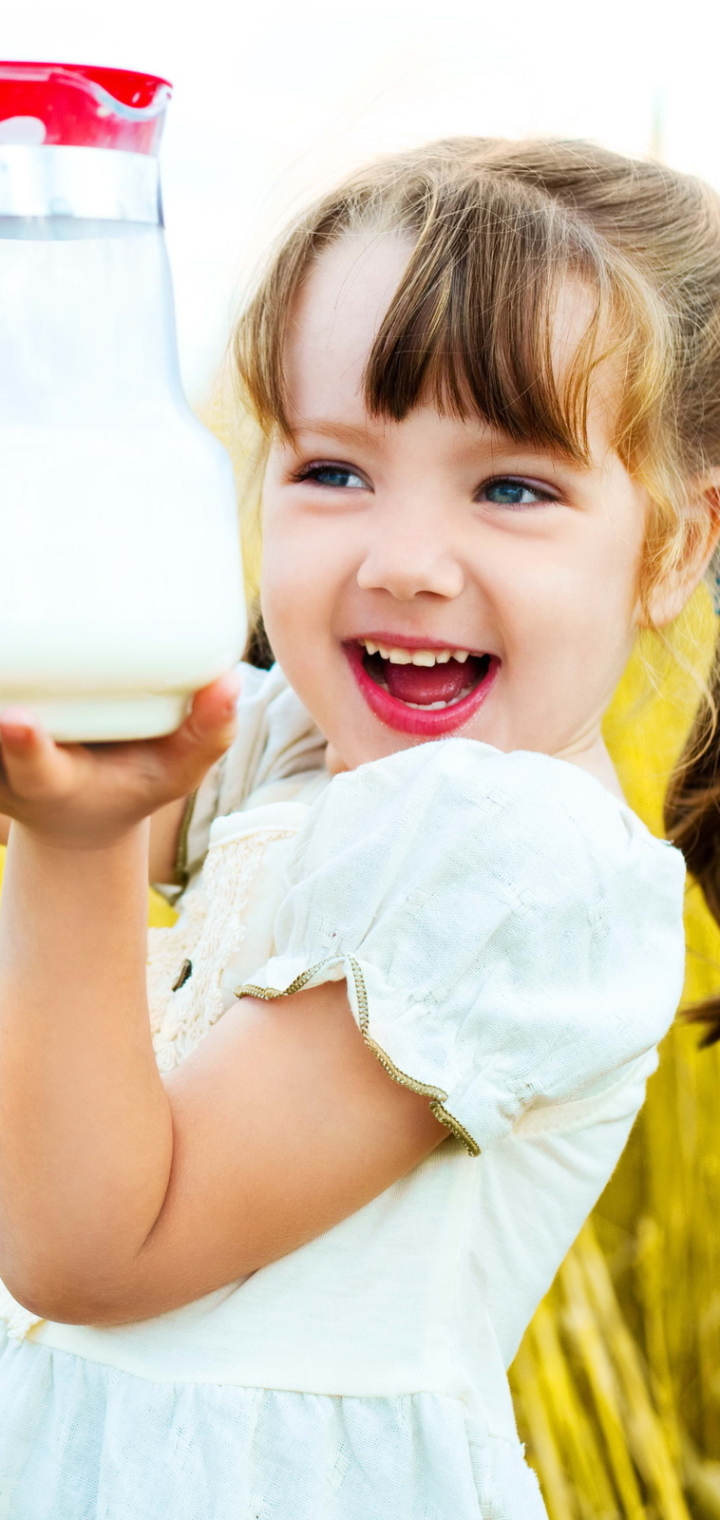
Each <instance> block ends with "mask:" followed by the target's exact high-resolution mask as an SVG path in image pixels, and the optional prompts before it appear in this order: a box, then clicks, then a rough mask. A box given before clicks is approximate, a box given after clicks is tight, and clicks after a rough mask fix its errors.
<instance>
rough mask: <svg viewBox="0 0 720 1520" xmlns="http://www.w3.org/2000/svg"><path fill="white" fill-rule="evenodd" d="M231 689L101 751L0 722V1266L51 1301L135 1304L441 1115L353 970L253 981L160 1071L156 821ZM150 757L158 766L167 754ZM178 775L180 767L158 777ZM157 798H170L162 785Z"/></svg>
mask: <svg viewBox="0 0 720 1520" xmlns="http://www.w3.org/2000/svg"><path fill="white" fill-rule="evenodd" d="M234 708H235V693H234V692H233V693H232V695H231V696H228V694H227V693H224V692H223V690H222V683H218V684H217V685H216V687H215V688H209V689H208V691H207V692H206V693H203V694H201V696H200V698H199V699H198V700H196V703H195V706H194V708H193V713H192V715H191V718H190V720H188V723H187V724H186V725H185V726H184V728H183V730H179V731H178V735H176V736H171V739H170V740H169V741H163V744H164V749H163V750H161V751H160V752H158V750H157V749H153V747H152V746H144V747H143V746H138V747H136V746H128V747H127V748H126V750H124V751H123V752H122V753H121V752H120V751H119V750H118V751H117V752H116V754H115V757H114V758H113V757H112V756H111V755H110V754H109V753H108V754H106V755H105V756H102V755H97V754H92V753H91V752H88V751H83V750H69V749H59V748H57V747H56V746H54V745H53V744H52V742H51V741H50V740H49V739H48V738H47V737H46V736H44V735H42V734H41V733H38V731H37V730H35V729H33V727H32V725H31V724H29V723H28V722H27V719H26V720H25V721H24V722H23V721H21V720H20V719H19V717H18V716H17V715H16V716H15V718H13V717H12V715H9V714H8V715H5V718H4V720H3V722H2V725H1V728H2V740H3V760H4V769H5V774H6V777H7V782H6V784H5V785H4V787H3V794H4V795H3V796H2V799H0V800H1V802H2V804H3V805H4V806H5V808H6V810H9V809H10V808H12V809H13V811H14V814H15V818H16V826H15V827H14V828H13V830H12V835H11V840H10V845H9V849H8V859H7V866H6V879H5V891H4V894H3V903H2V912H1V914H0V1136H1V1137H2V1143H1V1144H0V1276H1V1277H2V1279H3V1280H4V1281H5V1283H6V1285H7V1287H8V1288H9V1289H10V1292H11V1293H13V1294H14V1296H15V1297H16V1298H17V1299H18V1300H19V1301H20V1302H22V1303H24V1304H25V1305H26V1306H27V1307H29V1308H30V1309H31V1310H33V1311H34V1312H36V1313H37V1314H38V1315H40V1316H41V1317H43V1318H49V1319H59V1320H68V1321H78V1322H82V1323H116V1322H121V1321H123V1320H136V1319H139V1318H143V1317H145V1316H150V1315H154V1314H157V1313H159V1312H161V1311H162V1310H164V1309H169V1308H171V1307H173V1306H174V1305H178V1304H182V1303H185V1302H188V1301H189V1300H191V1299H194V1298H197V1297H198V1296H201V1295H202V1294H204V1293H207V1292H209V1291H211V1290H212V1289H213V1288H216V1287H219V1286H221V1285H222V1284H225V1283H227V1282H229V1281H232V1280H233V1279H235V1278H238V1277H240V1276H243V1275H244V1274H246V1273H248V1272H251V1271H253V1270H254V1269H255V1268H257V1267H258V1266H261V1265H263V1264H264V1263H265V1262H267V1261H269V1260H271V1259H273V1258H274V1257H276V1256H279V1255H282V1254H284V1253H285V1252H287V1251H289V1250H291V1249H293V1248H294V1247H296V1246H298V1245H299V1244H301V1243H302V1242H303V1241H305V1240H308V1239H310V1238H312V1237H313V1236H315V1235H317V1234H319V1233H321V1232H322V1231H323V1230H324V1229H327V1228H328V1227H329V1226H330V1225H332V1224H333V1223H335V1222H337V1221H338V1220H339V1219H341V1218H343V1217H344V1216H346V1215H348V1214H350V1213H352V1212H353V1211H354V1210H356V1209H357V1208H359V1207H360V1206H361V1205H362V1204H363V1203H365V1202H367V1201H368V1200H369V1199H371V1198H372V1197H374V1196H375V1195H376V1194H378V1193H380V1192H382V1191H383V1190H384V1189H385V1188H386V1187H388V1186H389V1185H390V1183H392V1182H393V1181H394V1180H396V1178H398V1177H399V1176H401V1175H402V1174H404V1173H405V1172H406V1171H408V1170H409V1169H410V1168H411V1167H412V1166H413V1165H414V1164H415V1163H416V1162H417V1161H419V1160H420V1159H421V1158H422V1157H423V1156H424V1155H426V1154H427V1153H428V1152H429V1151H430V1150H432V1149H433V1147H434V1146H436V1145H437V1144H439V1142H440V1141H441V1140H442V1139H443V1138H444V1137H445V1135H446V1133H447V1131H446V1130H445V1129H444V1128H443V1127H442V1126H441V1125H440V1124H439V1123H438V1121H437V1120H436V1119H435V1118H434V1117H433V1116H432V1114H431V1112H430V1108H429V1105H428V1102H427V1100H426V1099H424V1098H422V1097H420V1096H418V1094H416V1093H414V1092H409V1091H408V1090H407V1089H405V1088H402V1087H400V1086H398V1085H397V1084H396V1083H394V1082H392V1081H391V1080H390V1078H389V1077H388V1076H387V1074H386V1073H385V1072H384V1071H383V1070H382V1068H381V1066H380V1065H379V1064H378V1062H377V1061H376V1059H375V1057H374V1055H373V1054H372V1053H371V1051H370V1050H369V1049H368V1047H367V1045H366V1044H365V1043H364V1042H363V1039H362V1037H361V1035H360V1033H359V1031H358V1029H357V1027H356V1025H355V1023H354V1021H353V1019H352V1016H351V1014H350V1010H349V1008H348V1005H347V1000H346V996H345V991H344V988H343V987H341V986H338V985H333V986H329V987H322V988H318V989H316V990H314V991H312V992H307V993H304V994H301V995H299V996H298V997H297V998H296V999H295V1000H294V1004H295V1006H294V1010H293V1012H294V1016H291V1017H288V1013H289V1011H290V1010H289V1009H288V1007H287V1005H283V1006H282V1007H278V1006H276V1005H274V1004H266V1003H263V1002H260V1001H258V1002H256V1003H255V1002H250V1001H247V1000H243V1001H242V1002H240V1003H238V1006H237V1008H236V1009H232V1010H231V1011H230V1012H229V1013H228V1014H227V1015H226V1016H225V1018H224V1019H223V1020H222V1021H221V1023H220V1024H219V1025H218V1026H216V1027H215V1028H214V1029H213V1030H211V1031H210V1033H209V1034H208V1036H207V1037H206V1038H205V1039H204V1040H203V1041H202V1043H201V1047H199V1048H198V1050H197V1051H196V1052H195V1053H194V1054H193V1055H192V1056H191V1057H190V1058H189V1059H188V1060H187V1061H186V1062H185V1063H184V1064H183V1066H182V1069H181V1070H179V1071H177V1072H176V1073H174V1074H173V1075H172V1077H170V1078H169V1079H168V1080H167V1082H166V1083H165V1084H163V1081H162V1079H161V1078H160V1076H159V1074H158V1070H157V1066H156V1062H155V1057H154V1052H153V1048H152V1042H151V1036H150V1026H149V1019H148V1010H147V1001H146V990H145V938H146V929H145V924H146V909H147V849H148V825H147V821H146V819H145V818H144V817H143V814H144V813H146V812H147V811H148V806H149V804H150V803H151V802H155V803H156V802H157V801H158V800H159V798H158V793H160V794H161V796H162V791H163V789H164V790H165V794H166V795H167V790H168V789H169V787H170V786H171V785H172V786H175V787H176V788H177V790H178V791H179V792H181V793H182V794H183V795H184V794H186V793H187V792H189V791H191V790H193V788H194V787H195V786H196V785H197V782H198V780H199V777H200V776H201V775H202V774H203V773H204V771H205V770H206V769H207V767H208V765H209V764H211V763H212V762H213V761H214V760H215V759H216V758H217V757H218V755H219V754H220V753H221V752H222V751H223V750H224V749H225V748H226V747H227V744H228V742H229V739H230V737H231V731H232V725H233V723H234ZM160 755H162V765H161V764H160ZM169 778H170V779H169ZM163 800H164V799H163Z"/></svg>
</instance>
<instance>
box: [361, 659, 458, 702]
mask: <svg viewBox="0 0 720 1520" xmlns="http://www.w3.org/2000/svg"><path fill="white" fill-rule="evenodd" d="M383 675H384V676H385V680H386V681H387V688H388V691H389V692H390V695H391V697H397V698H398V699H399V701H400V702H419V703H420V704H421V705H422V706H426V705H428V704H429V703H430V702H452V701H454V699H455V698H456V697H459V696H460V693H461V691H462V690H463V688H464V687H465V686H469V685H470V684H471V682H472V681H473V680H474V679H475V677H476V675H477V672H476V670H475V668H474V664H472V665H471V663H470V661H468V663H467V665H461V664H460V662H459V660H448V662H447V664H446V665H392V664H391V663H390V661H389V660H383Z"/></svg>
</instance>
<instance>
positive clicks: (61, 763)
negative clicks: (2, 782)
mask: <svg viewBox="0 0 720 1520" xmlns="http://www.w3.org/2000/svg"><path fill="white" fill-rule="evenodd" d="M0 746H2V759H3V770H4V772H5V777H6V781H7V784H8V786H9V787H10V789H11V791H12V792H13V793H14V794H15V796H17V797H21V798H23V799H24V800H26V801H28V802H30V801H44V800H50V799H51V798H53V797H61V796H63V795H64V794H65V793H67V792H68V791H69V790H70V788H71V787H72V785H73V777H74V770H73V761H72V758H71V756H70V754H69V753H68V752H66V751H63V750H61V749H58V747H57V745H56V744H54V743H53V741H52V739H51V738H50V735H49V734H47V733H46V732H45V730H44V728H42V726H41V725H40V724H39V723H38V721H37V719H36V718H35V717H34V715H33V714H32V713H31V712H28V711H27V710H26V709H25V708H23V707H6V708H4V710H3V711H2V712H0Z"/></svg>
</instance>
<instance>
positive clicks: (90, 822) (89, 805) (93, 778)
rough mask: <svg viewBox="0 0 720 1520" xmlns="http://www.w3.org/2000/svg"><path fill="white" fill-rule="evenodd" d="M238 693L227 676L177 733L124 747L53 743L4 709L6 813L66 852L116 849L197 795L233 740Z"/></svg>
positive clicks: (1, 791) (208, 690) (25, 715)
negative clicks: (167, 809)
mask: <svg viewBox="0 0 720 1520" xmlns="http://www.w3.org/2000/svg"><path fill="white" fill-rule="evenodd" d="M239 689H240V682H239V677H238V676H237V674H236V673H235V672H229V673H228V674H227V675H225V676H221V677H220V679H219V680H217V681H213V682H212V684H211V685H210V686H205V687H203V689H202V690H201V691H198V692H196V694H195V696H194V698H193V701H192V706H191V708H190V711H189V713H188V715H187V717H186V718H185V721H184V722H183V723H182V724H181V725H180V728H178V729H176V731H175V733H172V734H168V735H166V736H165V737H164V738H161V739H149V740H137V741H134V742H133V743H122V744H120V743H118V744H94V745H84V744H55V743H54V741H53V740H52V739H51V738H50V736H49V734H47V733H46V732H45V730H44V729H43V728H42V727H41V725H40V724H39V723H38V722H37V720H36V719H35V718H34V717H33V715H32V713H30V712H28V711H26V710H25V709H24V708H19V707H6V708H5V709H4V710H3V711H2V712H0V750H1V753H2V769H1V770H0V812H2V813H6V814H8V815H9V817H11V818H13V819H15V820H16V821H17V822H18V823H21V824H23V825H24V826H25V827H26V828H29V829H31V830H32V831H33V833H34V834H36V835H39V836H40V837H42V838H43V839H44V840H45V841H46V842H47V843H50V844H55V845H58V846H60V847H61V848H66V849H67V848H69V849H98V848H105V847H107V846H108V845H111V844H113V843H114V842H115V841H116V840H118V839H119V838H121V837H122V836H123V835H124V834H126V833H128V831H129V830H131V829H132V828H133V827H134V826H135V825H136V824H138V823H139V822H140V821H141V820H142V819H143V818H146V817H147V816H148V815H149V814H150V813H154V812H155V811H156V810H157V809H158V808H161V807H163V806H165V805H166V804H167V803H170V802H173V801H174V800H175V799H177V798H179V797H185V796H187V794H188V793H189V792H192V791H194V790H195V788H196V787H197V786H198V785H199V783H200V781H201V780H202V777H203V776H204V775H205V773H206V771H208V770H209V768H210V766H211V765H213V764H214V762H215V761H216V760H218V759H219V758H220V756H221V755H222V754H224V752H225V750H226V749H227V748H228V747H229V746H230V744H231V743H232V741H233V738H234V735H235V714H236V704H237V697H238V693H239Z"/></svg>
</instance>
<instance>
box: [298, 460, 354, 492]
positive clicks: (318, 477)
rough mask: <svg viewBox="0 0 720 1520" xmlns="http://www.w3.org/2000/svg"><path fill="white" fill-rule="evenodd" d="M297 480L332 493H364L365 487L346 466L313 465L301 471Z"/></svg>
mask: <svg viewBox="0 0 720 1520" xmlns="http://www.w3.org/2000/svg"><path fill="white" fill-rule="evenodd" d="M297 478H298V479H299V480H311V481H314V482H315V483H316V484H317V485H319V486H328V487H329V488H330V490H333V491H345V490H351V491H357V490H361V491H365V490H367V486H366V484H365V481H364V480H362V479H361V478H360V476H359V475H358V474H357V472H356V471H355V470H352V469H351V468H350V466H349V465H346V464H315V465H311V466H310V468H309V469H307V470H303V471H302V473H301V475H299V476H298V477H297Z"/></svg>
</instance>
